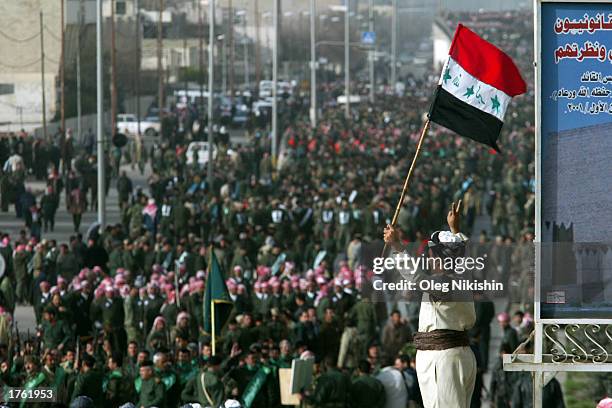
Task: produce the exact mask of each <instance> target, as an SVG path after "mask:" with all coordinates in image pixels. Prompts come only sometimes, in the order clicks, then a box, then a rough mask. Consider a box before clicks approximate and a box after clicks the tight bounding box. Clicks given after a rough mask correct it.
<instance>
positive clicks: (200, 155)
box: [185, 142, 217, 167]
mask: <svg viewBox="0 0 612 408" xmlns="http://www.w3.org/2000/svg"><path fill="white" fill-rule="evenodd" d="M209 151H210V150H209V148H208V142H191V143H189V146H187V151H186V152H185V157H186V158H187V165H188V166H194V165H195V164H196V162H197V164H198V166H200V167H202V166H204V165H205V164H206V163H208V157H209ZM196 155H197V158H196ZM216 158H217V147H216V146H215V145H214V144H213V159H216Z"/></svg>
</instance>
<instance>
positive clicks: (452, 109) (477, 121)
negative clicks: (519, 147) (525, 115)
mask: <svg viewBox="0 0 612 408" xmlns="http://www.w3.org/2000/svg"><path fill="white" fill-rule="evenodd" d="M429 119H430V120H431V121H432V122H435V123H437V124H438V125H441V126H444V127H445V128H447V129H450V130H452V131H453V132H455V133H457V134H459V135H460V136H463V137H468V138H470V139H472V140H475V141H477V142H480V143H483V144H486V145H488V146H491V147H492V148H494V149H495V150H497V151H499V148H498V147H497V138H498V137H499V133H500V132H501V128H502V126H503V124H504V122H502V121H501V120H499V119H497V118H496V117H495V116H493V115H491V114H489V113H486V112H483V111H481V110H480V109H478V108H475V107H473V106H472V105H470V104H468V103H466V102H463V101H462V100H460V99H458V98H457V97H455V96H453V95H452V94H451V93H450V92H448V91H446V90H444V89H443V88H442V86H440V85H438V87H437V89H436V93H435V96H434V102H433V103H432V105H431V109H430V110H429Z"/></svg>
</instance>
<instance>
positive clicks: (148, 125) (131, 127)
mask: <svg viewBox="0 0 612 408" xmlns="http://www.w3.org/2000/svg"><path fill="white" fill-rule="evenodd" d="M117 131H118V132H119V133H123V134H126V135H130V134H131V135H135V134H137V133H138V117H137V116H136V115H135V114H132V113H122V114H119V115H117ZM140 132H141V133H142V134H144V135H146V136H157V135H158V134H159V132H160V124H159V121H154V120H150V119H142V120H141V121H140Z"/></svg>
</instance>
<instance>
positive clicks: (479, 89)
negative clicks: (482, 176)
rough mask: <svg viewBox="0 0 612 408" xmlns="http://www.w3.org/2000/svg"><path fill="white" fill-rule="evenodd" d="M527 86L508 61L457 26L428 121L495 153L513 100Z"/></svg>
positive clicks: (470, 33) (501, 54) (514, 66)
mask: <svg viewBox="0 0 612 408" xmlns="http://www.w3.org/2000/svg"><path fill="white" fill-rule="evenodd" d="M526 88H527V85H526V84H525V81H524V80H523V78H522V77H521V74H520V73H519V70H518V68H517V67H516V65H514V62H513V61H512V59H511V58H510V57H509V56H508V55H506V54H504V53H503V52H502V51H501V50H500V49H499V48H497V47H495V46H494V45H493V44H491V43H489V42H487V41H485V40H483V39H482V38H480V37H479V36H478V35H476V33H474V32H473V31H471V30H470V29H469V28H467V27H465V26H464V25H462V24H459V25H458V26H457V31H456V32H455V36H454V37H453V42H452V44H451V47H450V51H449V53H448V60H447V61H446V63H445V64H444V68H443V69H442V75H441V77H440V81H438V87H437V88H436V93H435V97H434V101H433V103H432V105H431V108H430V111H429V119H430V120H431V121H432V122H435V123H437V124H439V125H442V126H444V127H445V128H448V129H450V130H452V131H454V132H456V133H458V134H459V135H461V136H464V137H469V138H470V139H473V140H475V141H477V142H480V143H484V144H486V145H489V146H491V147H493V148H494V149H495V150H497V151H499V148H498V147H497V138H498V137H499V133H500V132H501V128H502V125H503V124H504V114H505V113H506V108H507V107H508V104H509V103H510V99H512V97H513V96H516V95H520V94H523V93H525V91H526Z"/></svg>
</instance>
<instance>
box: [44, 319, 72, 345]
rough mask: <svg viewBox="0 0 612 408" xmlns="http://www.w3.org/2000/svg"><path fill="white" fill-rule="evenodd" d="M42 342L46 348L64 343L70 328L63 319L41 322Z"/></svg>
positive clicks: (68, 337) (68, 335)
mask: <svg viewBox="0 0 612 408" xmlns="http://www.w3.org/2000/svg"><path fill="white" fill-rule="evenodd" d="M42 328H43V342H44V345H45V348H46V349H54V348H56V347H57V346H59V345H60V344H66V342H67V341H68V340H69V339H70V329H69V327H68V325H67V324H66V322H65V321H64V320H56V321H55V322H53V323H52V322H49V321H48V320H44V321H43V322H42Z"/></svg>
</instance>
